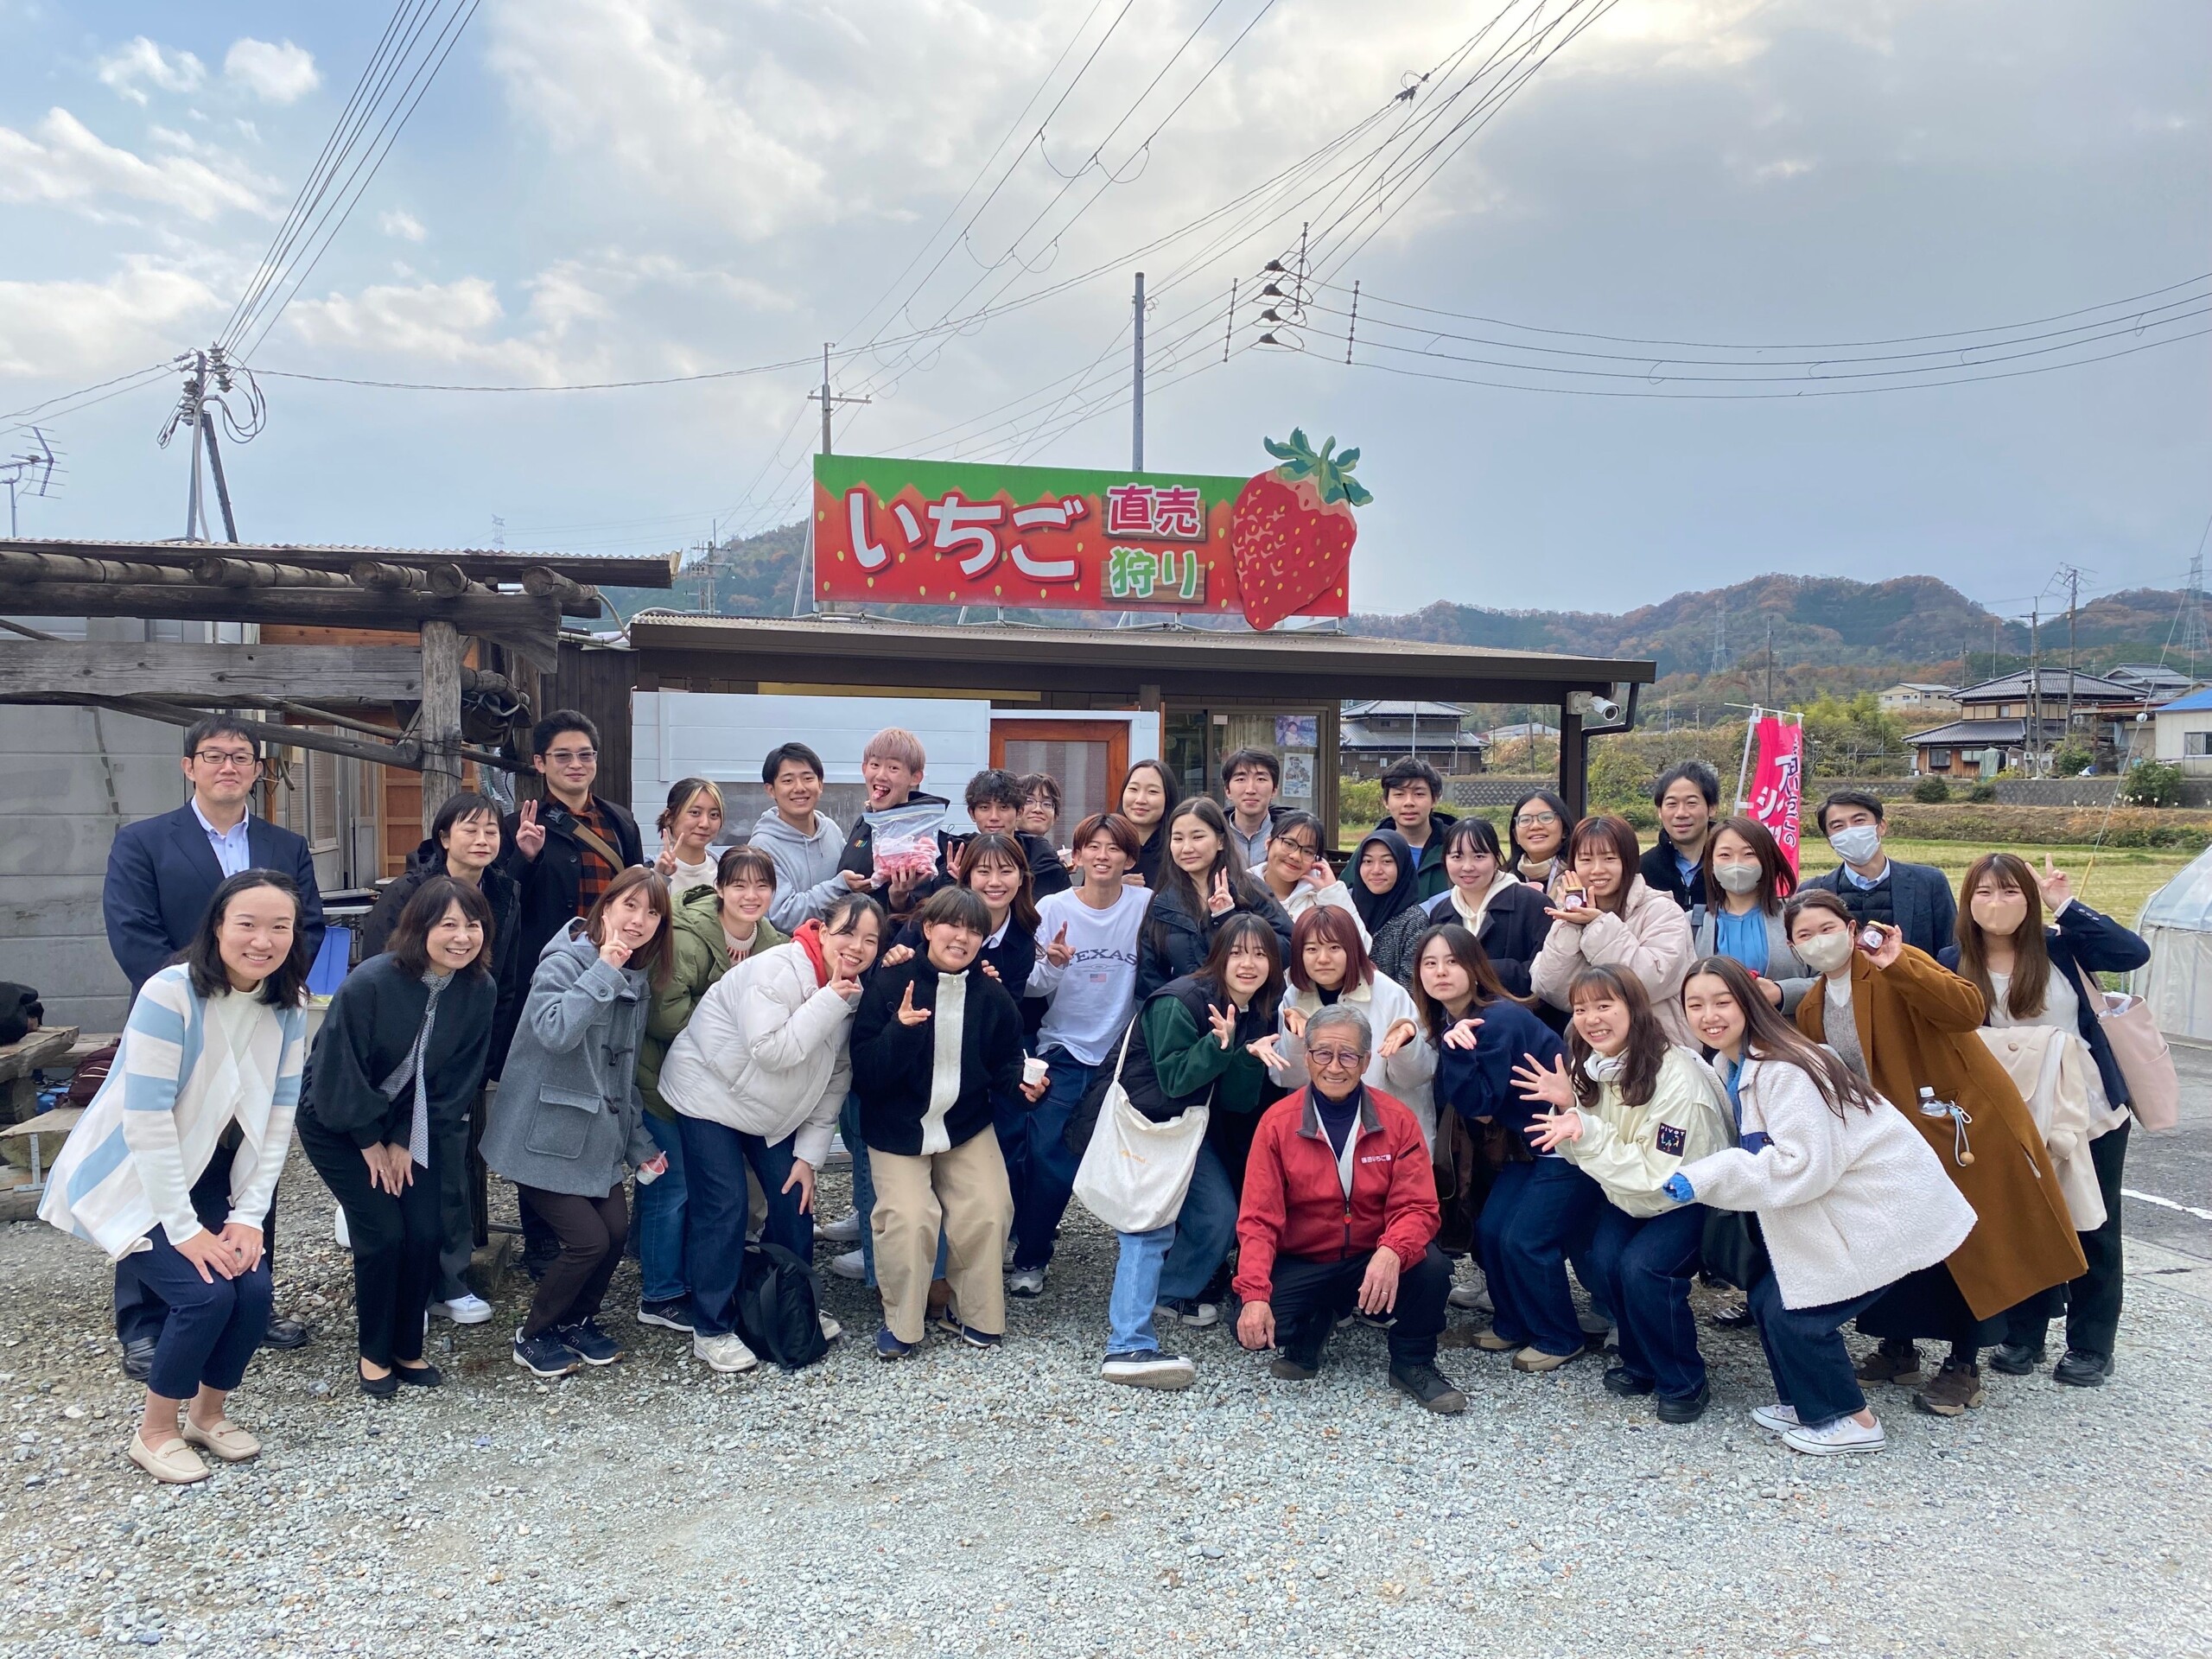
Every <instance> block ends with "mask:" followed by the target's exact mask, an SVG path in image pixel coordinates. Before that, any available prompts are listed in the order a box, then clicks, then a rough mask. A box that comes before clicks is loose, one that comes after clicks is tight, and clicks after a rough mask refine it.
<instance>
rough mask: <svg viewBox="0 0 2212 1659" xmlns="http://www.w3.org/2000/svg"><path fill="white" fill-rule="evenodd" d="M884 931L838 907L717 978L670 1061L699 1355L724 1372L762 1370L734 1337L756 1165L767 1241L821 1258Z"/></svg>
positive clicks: (866, 907) (666, 1073) (664, 1077)
mask: <svg viewBox="0 0 2212 1659" xmlns="http://www.w3.org/2000/svg"><path fill="white" fill-rule="evenodd" d="M884 931H885V925H884V918H883V911H882V907H881V906H879V905H878V904H877V903H876V902H875V901H874V899H869V898H868V897H866V896H865V895H861V894H853V895H849V896H848V897H846V898H842V899H836V900H834V901H832V902H831V904H830V905H829V910H828V912H827V914H825V915H824V916H823V918H822V919H821V920H820V921H818V922H807V923H804V924H803V925H801V926H800V927H799V929H798V931H797V932H796V933H795V934H793V935H792V937H791V943H790V944H784V945H778V946H777V947H775V948H774V949H773V950H764V951H762V952H760V954H759V955H758V956H753V957H747V958H746V960H745V961H744V962H742V963H739V964H738V966H737V967H735V968H734V969H731V970H730V971H729V972H728V973H727V974H725V975H723V976H721V978H720V979H719V980H716V981H715V983H714V984H713V985H712V986H711V987H709V988H708V990H707V993H706V994H705V995H703V996H702V997H701V998H700V999H699V1002H698V1006H697V1007H696V1008H694V1009H693V1010H692V1014H691V1021H690V1024H689V1025H687V1026H685V1027H684V1028H683V1031H682V1033H679V1034H678V1035H677V1039H676V1040H675V1041H674V1042H672V1043H671V1044H670V1045H669V1049H668V1058H667V1059H666V1060H664V1062H662V1065H661V1072H660V1091H661V1097H662V1098H663V1099H664V1100H665V1101H667V1102H668V1103H669V1104H670V1105H671V1106H672V1107H674V1108H675V1109H676V1112H677V1133H678V1134H680V1135H682V1136H683V1162H684V1172H683V1173H684V1179H685V1181H686V1184H687V1185H688V1186H689V1189H690V1191H689V1193H688V1197H687V1202H686V1205H685V1211H684V1241H683V1243H684V1251H685V1258H686V1260H688V1261H690V1262H692V1263H693V1264H694V1266H693V1268H692V1271H691V1319H692V1325H691V1351H692V1352H693V1353H694V1354H696V1356H697V1357H699V1358H701V1359H702V1360H704V1361H705V1362H706V1363H707V1364H708V1365H709V1367H711V1368H712V1369H714V1370H718V1371H741V1370H749V1369H750V1368H751V1367H752V1365H753V1363H754V1356H753V1352H752V1351H751V1350H750V1349H748V1348H747V1346H746V1345H745V1344H744V1342H743V1341H742V1340H741V1338H739V1337H738V1335H737V1333H736V1331H735V1328H734V1327H735V1304H736V1300H737V1280H738V1271H739V1268H740V1266H741V1263H742V1262H743V1260H744V1256H745V1235H746V1224H747V1213H746V1211H747V1199H746V1188H745V1176H746V1171H747V1167H748V1166H750V1167H751V1169H752V1171H753V1174H754V1175H755V1176H757V1177H758V1178H759V1179H760V1190H761V1192H762V1193H763V1194H764V1195H766V1199H767V1208H768V1214H767V1218H766V1219H767V1224H766V1227H765V1228H764V1229H763V1230H762V1236H763V1237H764V1238H765V1239H766V1242H767V1243H771V1244H779V1245H781V1246H782V1247H783V1248H784V1249H787V1250H789V1251H791V1254H792V1255H796V1256H798V1259H799V1260H800V1261H802V1262H811V1261H812V1260H813V1259H814V1172H815V1171H816V1170H817V1169H818V1168H820V1167H821V1166H822V1161H823V1159H824V1158H826V1157H827V1156H828V1155H829V1137H830V1135H831V1133H832V1131H833V1130H834V1129H835V1128H836V1122H837V1113H838V1110H839V1109H840V1108H841V1107H842V1106H843V1104H844V1103H845V1094H846V1091H847V1090H848V1089H849V1086H850V1082H851V1077H852V1051H851V1041H852V1025H853V1011H854V1010H855V1008H857V1007H859V1006H860V1000H861V975H862V974H863V973H865V972H867V971H868V969H869V968H870V967H872V966H874V963H875V957H876V951H877V950H878V949H879V948H880V945H881V944H882V941H883V935H884ZM824 1328H825V1330H827V1329H828V1326H827V1325H826V1324H825V1326H824Z"/></svg>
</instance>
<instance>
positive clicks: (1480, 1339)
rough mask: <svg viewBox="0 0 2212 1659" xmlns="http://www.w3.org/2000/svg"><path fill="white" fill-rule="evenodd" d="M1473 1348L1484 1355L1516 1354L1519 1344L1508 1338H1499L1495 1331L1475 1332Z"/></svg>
mask: <svg viewBox="0 0 2212 1659" xmlns="http://www.w3.org/2000/svg"><path fill="white" fill-rule="evenodd" d="M1473 1346H1475V1347H1477V1348H1479V1349H1480V1350H1482V1351H1483V1352H1484V1353H1486V1354H1517V1353H1519V1352H1520V1351H1521V1344H1519V1343H1517V1342H1516V1341H1514V1340H1513V1339H1512V1338H1510V1337H1501V1336H1500V1335H1498V1334H1497V1331H1496V1330H1495V1329H1493V1330H1489V1331H1478V1332H1475V1339H1474V1343H1473Z"/></svg>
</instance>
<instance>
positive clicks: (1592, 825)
mask: <svg viewBox="0 0 2212 1659" xmlns="http://www.w3.org/2000/svg"><path fill="white" fill-rule="evenodd" d="M1594 842H1604V843H1605V845H1607V846H1609V847H1611V849H1612V850H1613V855H1614V856H1615V857H1617V858H1618V859H1619V860H1620V861H1621V884H1620V886H1619V887H1616V888H1614V889H1613V896H1612V897H1611V899H1599V898H1598V897H1597V895H1596V894H1594V893H1591V892H1590V890H1589V888H1588V887H1584V888H1583V890H1582V891H1583V895H1584V897H1585V898H1586V899H1588V900H1589V902H1590V904H1591V906H1592V907H1593V908H1595V909H1598V910H1604V911H1611V912H1612V913H1613V914H1614V915H1616V916H1619V915H1623V914H1625V913H1626V912H1627V910H1628V893H1629V889H1630V887H1634V886H1635V885H1636V881H1637V875H1638V874H1640V873H1641V866H1642V863H1643V849H1641V848H1639V847H1638V846H1637V842H1636V826H1635V825H1634V824H1632V823H1630V822H1629V821H1628V820H1627V819H1626V818H1624V817H1621V815H1620V814H1619V813H1618V812H1599V813H1594V814H1592V816H1591V817H1586V818H1585V819H1583V820H1582V822H1581V823H1578V824H1576V825H1575V826H1574V833H1573V835H1571V836H1568V837H1567V868H1568V869H1570V870H1572V869H1573V868H1574V861H1575V858H1576V856H1577V855H1579V854H1580V852H1581V851H1582V849H1584V848H1585V847H1587V846H1590V845H1592V843H1594ZM1578 874H1580V873H1579V872H1578Z"/></svg>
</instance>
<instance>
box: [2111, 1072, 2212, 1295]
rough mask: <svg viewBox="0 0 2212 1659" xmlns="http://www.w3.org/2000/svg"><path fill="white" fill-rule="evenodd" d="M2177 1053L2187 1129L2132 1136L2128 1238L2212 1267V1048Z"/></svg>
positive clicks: (2182, 1126) (2133, 1133) (2127, 1215)
mask: <svg viewBox="0 0 2212 1659" xmlns="http://www.w3.org/2000/svg"><path fill="white" fill-rule="evenodd" d="M2173 1052H2174V1062H2175V1067H2176V1069H2177V1071H2179V1072H2180V1073H2181V1094H2182V1098H2181V1113H2182V1119H2181V1127H2180V1128H2177V1129H2175V1130H2174V1131H2172V1132H2171V1134H2167V1135H2145V1134H2144V1133H2143V1132H2142V1131H2141V1130H2140V1129H2136V1130H2134V1131H2133V1132H2132V1133H2131V1139H2130V1141H2129V1145H2128V1148H2127V1175H2126V1188H2125V1190H2126V1192H2128V1193H2129V1195H2130V1196H2129V1198H2128V1199H2127V1204H2126V1211H2125V1212H2124V1214H2125V1221H2126V1229H2127V1236H2129V1237H2130V1238H2139V1239H2142V1240H2145V1241H2146V1242H2147V1243H2152V1244H2159V1245H2163V1246H2164V1247H2165V1248H2166V1249H2170V1250H2176V1251H2178V1252H2180V1253H2181V1254H2182V1255H2191V1256H2195V1257H2197V1258H2198V1259H2199V1260H2202V1261H2206V1262H2212V1047H2198V1046H2193V1045H2187V1046H2185V1045H2183V1044H2180V1043H2177V1044H2175V1045H2174V1051H2173ZM2154 1199H2164V1201H2165V1202H2164V1203H2163V1204H2161V1203H2156V1202H2153V1201H2152V1200H2154ZM2175 1206H2179V1207H2175Z"/></svg>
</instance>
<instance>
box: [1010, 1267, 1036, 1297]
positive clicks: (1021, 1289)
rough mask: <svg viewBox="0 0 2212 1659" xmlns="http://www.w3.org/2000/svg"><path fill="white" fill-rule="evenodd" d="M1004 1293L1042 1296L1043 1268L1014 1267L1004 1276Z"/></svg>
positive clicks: (1021, 1295)
mask: <svg viewBox="0 0 2212 1659" xmlns="http://www.w3.org/2000/svg"><path fill="white" fill-rule="evenodd" d="M1006 1294H1007V1295H1009V1296H1020V1297H1023V1298H1027V1297H1032V1296H1042V1295H1043V1294H1045V1269H1044V1268H1015V1269H1014V1271H1013V1272H1012V1273H1009V1274H1007V1276H1006Z"/></svg>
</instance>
